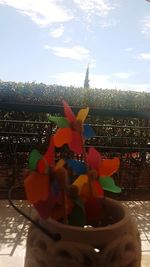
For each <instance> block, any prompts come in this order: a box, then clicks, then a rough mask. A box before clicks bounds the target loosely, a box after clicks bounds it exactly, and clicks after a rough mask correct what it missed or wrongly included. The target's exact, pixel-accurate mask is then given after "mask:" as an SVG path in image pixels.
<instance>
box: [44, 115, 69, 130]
mask: <svg viewBox="0 0 150 267" xmlns="http://www.w3.org/2000/svg"><path fill="white" fill-rule="evenodd" d="M48 120H49V121H52V122H54V123H56V124H57V126H58V127H60V128H65V127H68V126H69V123H68V120H67V119H66V118H64V117H56V116H49V117H48Z"/></svg>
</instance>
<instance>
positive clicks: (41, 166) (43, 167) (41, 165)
mask: <svg viewBox="0 0 150 267" xmlns="http://www.w3.org/2000/svg"><path fill="white" fill-rule="evenodd" d="M47 170H48V164H47V161H46V160H45V159H44V158H42V159H41V160H39V161H38V164H37V171H38V172H39V173H40V174H45V173H46V172H47Z"/></svg>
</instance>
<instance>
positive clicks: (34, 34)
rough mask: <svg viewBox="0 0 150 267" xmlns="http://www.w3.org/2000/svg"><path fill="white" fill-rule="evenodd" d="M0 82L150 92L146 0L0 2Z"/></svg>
mask: <svg viewBox="0 0 150 267" xmlns="http://www.w3.org/2000/svg"><path fill="white" fill-rule="evenodd" d="M0 62H1V64H0V79H1V80H3V81H17V82H18V81H22V82H32V81H35V82H44V83H46V84H61V85H74V86H83V82H84V76H85V71H86V66H87V64H88V63H90V86H91V87H96V88H104V89H105V88H110V89H114V88H117V89H123V90H135V91H149V92H150V3H149V2H148V1H146V0H0Z"/></svg>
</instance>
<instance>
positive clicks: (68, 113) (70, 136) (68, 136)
mask: <svg viewBox="0 0 150 267" xmlns="http://www.w3.org/2000/svg"><path fill="white" fill-rule="evenodd" d="M63 106H64V113H65V118H64V117H57V118H56V117H52V116H51V117H49V119H50V120H51V121H53V122H56V124H57V125H58V126H59V127H61V128H59V129H58V130H57V132H56V133H55V134H54V144H55V146H56V147H61V146H63V145H64V144H68V146H69V148H70V150H72V151H73V152H74V153H77V154H81V153H82V152H83V138H84V137H86V136H87V135H88V134H87V131H88V132H89V131H90V130H91V129H89V128H88V129H87V127H85V128H84V127H83V123H84V121H85V119H86V117H87V115H88V112H89V108H88V107H87V108H85V109H81V110H79V112H78V114H77V116H75V115H74V113H73V111H72V109H71V108H70V106H69V105H68V104H67V102H66V101H63ZM90 134H92V135H93V134H94V132H92V131H91V132H90Z"/></svg>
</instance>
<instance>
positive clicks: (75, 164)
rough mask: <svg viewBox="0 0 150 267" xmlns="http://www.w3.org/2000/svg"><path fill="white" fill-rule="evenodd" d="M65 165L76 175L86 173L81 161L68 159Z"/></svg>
mask: <svg viewBox="0 0 150 267" xmlns="http://www.w3.org/2000/svg"><path fill="white" fill-rule="evenodd" d="M67 164H68V166H69V167H70V168H71V169H72V170H73V171H74V172H75V173H76V174H77V175H80V174H84V173H87V167H86V165H85V163H84V162H82V161H78V160H74V159H68V160H67Z"/></svg>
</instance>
